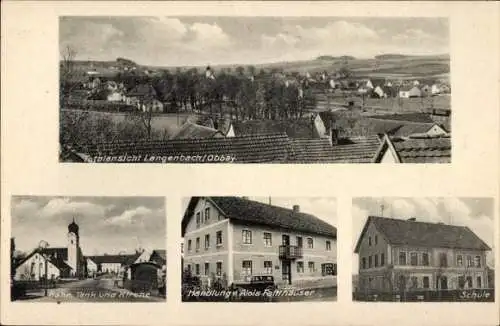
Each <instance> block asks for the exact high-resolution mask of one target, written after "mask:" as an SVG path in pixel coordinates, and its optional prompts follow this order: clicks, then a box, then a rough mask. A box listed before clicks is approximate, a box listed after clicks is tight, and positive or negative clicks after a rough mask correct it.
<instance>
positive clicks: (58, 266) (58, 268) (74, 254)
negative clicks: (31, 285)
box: [14, 220, 86, 280]
mask: <svg viewBox="0 0 500 326" xmlns="http://www.w3.org/2000/svg"><path fill="white" fill-rule="evenodd" d="M45 264H47V266H45ZM45 268H47V274H45ZM85 274H86V264H85V257H84V256H83V254H82V250H81V248H80V235H79V227H78V225H77V224H76V223H75V221H74V220H73V222H71V223H70V224H69V225H68V234H67V245H66V247H58V248H45V249H40V248H36V249H35V250H33V251H32V252H31V253H30V254H29V255H28V256H26V258H24V259H23V260H22V261H20V262H19V264H18V265H17V266H16V269H15V276H14V279H15V280H24V279H26V280H39V279H40V278H44V277H47V278H58V277H66V278H68V277H83V276H84V275H85Z"/></svg>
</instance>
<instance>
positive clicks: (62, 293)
mask: <svg viewBox="0 0 500 326" xmlns="http://www.w3.org/2000/svg"><path fill="white" fill-rule="evenodd" d="M113 284H114V282H113V279H109V278H108V279H106V278H98V279H85V280H78V281H71V282H67V283H62V284H60V285H59V286H58V287H57V288H55V289H49V290H48V293H47V296H45V295H44V290H43V289H42V290H37V291H32V292H28V293H27V295H26V298H23V299H22V300H29V301H41V302H57V303H61V302H160V301H164V300H165V298H162V297H157V296H150V295H148V294H142V293H133V292H131V291H129V290H126V289H121V288H117V287H114V286H113Z"/></svg>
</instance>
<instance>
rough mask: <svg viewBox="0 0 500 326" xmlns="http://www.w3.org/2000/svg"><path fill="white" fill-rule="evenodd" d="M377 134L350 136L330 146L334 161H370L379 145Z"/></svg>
mask: <svg viewBox="0 0 500 326" xmlns="http://www.w3.org/2000/svg"><path fill="white" fill-rule="evenodd" d="M380 143H381V142H380V139H379V138H378V136H376V135H373V136H367V137H352V138H348V139H344V140H343V142H342V143H341V144H339V145H335V146H333V147H332V155H333V161H334V163H370V162H372V160H373V158H374V157H375V154H376V153H377V150H378V148H379V147H380Z"/></svg>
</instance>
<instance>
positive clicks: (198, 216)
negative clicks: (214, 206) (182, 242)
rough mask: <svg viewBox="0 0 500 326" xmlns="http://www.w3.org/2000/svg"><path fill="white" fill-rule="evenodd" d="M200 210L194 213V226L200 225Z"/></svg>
mask: <svg viewBox="0 0 500 326" xmlns="http://www.w3.org/2000/svg"><path fill="white" fill-rule="evenodd" d="M200 222H201V221H200V212H198V213H196V227H197V228H199V227H200Z"/></svg>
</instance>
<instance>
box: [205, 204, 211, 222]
mask: <svg viewBox="0 0 500 326" xmlns="http://www.w3.org/2000/svg"><path fill="white" fill-rule="evenodd" d="M209 220H210V207H207V208H205V222H208V221H209Z"/></svg>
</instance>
